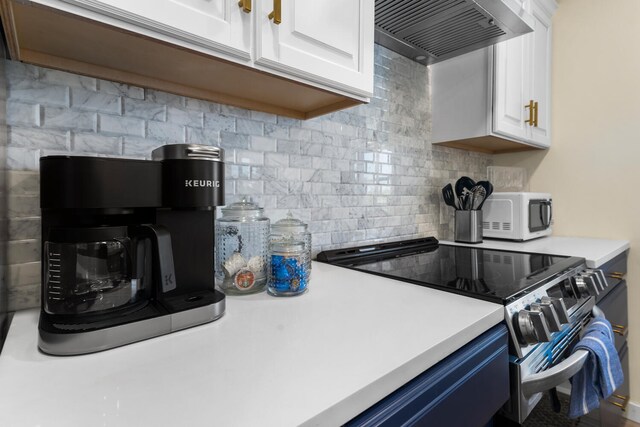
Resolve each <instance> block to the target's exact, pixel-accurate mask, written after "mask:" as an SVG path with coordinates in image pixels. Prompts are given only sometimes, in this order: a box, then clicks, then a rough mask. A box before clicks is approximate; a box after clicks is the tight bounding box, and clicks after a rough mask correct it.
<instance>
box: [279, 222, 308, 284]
mask: <svg viewBox="0 0 640 427" xmlns="http://www.w3.org/2000/svg"><path fill="white" fill-rule="evenodd" d="M308 228H309V227H308V226H307V224H305V223H304V222H302V221H301V220H299V219H296V218H294V217H293V214H292V213H291V212H289V213H288V214H287V217H286V218H282V219H281V220H279V221H276V222H275V223H273V224H272V225H271V243H273V242H276V241H279V240H283V239H286V238H289V237H291V238H293V239H295V240H299V241H302V242H303V243H304V253H303V254H302V256H303V262H304V263H305V265H306V266H307V271H308V272H309V274H311V233H310V232H309V231H308Z"/></svg>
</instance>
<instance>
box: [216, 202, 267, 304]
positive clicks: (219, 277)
mask: <svg viewBox="0 0 640 427" xmlns="http://www.w3.org/2000/svg"><path fill="white" fill-rule="evenodd" d="M263 210H264V209H263V208H261V207H259V206H258V205H257V204H255V203H253V201H252V200H251V199H250V198H249V197H246V196H245V197H242V198H241V200H240V201H238V202H236V203H232V204H230V205H228V206H226V207H224V208H222V209H221V212H222V217H220V218H218V219H216V236H215V239H216V265H215V278H216V285H217V286H218V287H220V288H221V289H222V290H223V291H224V292H225V293H226V294H229V295H241V294H252V293H256V292H261V291H263V290H264V288H265V286H266V284H267V266H268V259H267V257H268V253H269V224H270V221H269V218H267V217H266V216H264V213H263Z"/></svg>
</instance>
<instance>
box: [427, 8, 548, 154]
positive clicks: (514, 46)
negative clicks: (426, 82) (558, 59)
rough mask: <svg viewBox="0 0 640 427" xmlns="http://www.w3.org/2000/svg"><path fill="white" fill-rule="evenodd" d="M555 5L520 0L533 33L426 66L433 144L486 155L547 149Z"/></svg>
mask: <svg viewBox="0 0 640 427" xmlns="http://www.w3.org/2000/svg"><path fill="white" fill-rule="evenodd" d="M556 7H557V5H556V3H555V1H554V0H532V1H531V2H525V4H524V8H525V9H526V12H527V13H528V14H530V24H531V25H532V27H533V32H531V33H528V34H525V35H523V36H519V37H516V38H513V39H510V40H507V41H504V42H501V43H497V44H496V45H494V46H492V47H489V48H486V49H484V50H482V51H479V52H476V53H470V54H466V55H463V56H461V57H458V58H453V59H450V60H447V61H443V62H441V63H437V64H434V65H432V66H431V67H432V94H433V96H432V102H433V108H432V110H433V126H432V127H433V142H434V143H435V144H442V145H446V146H451V147H456V148H464V149H469V150H475V151H483V152H488V153H500V152H509V151H521V150H523V149H527V148H549V146H550V144H551V79H550V73H551V17H552V15H553V13H554V11H555V8H556ZM452 76H455V79H454V78H453V77H452ZM462 80H464V81H465V83H464V84H463V83H462ZM470 85H471V86H470ZM463 104H464V105H463ZM470 106H475V107H473V108H474V111H473V112H470V111H469V108H470ZM463 114H464V115H463ZM461 123H463V124H461ZM454 128H456V129H457V130H453V129H454Z"/></svg>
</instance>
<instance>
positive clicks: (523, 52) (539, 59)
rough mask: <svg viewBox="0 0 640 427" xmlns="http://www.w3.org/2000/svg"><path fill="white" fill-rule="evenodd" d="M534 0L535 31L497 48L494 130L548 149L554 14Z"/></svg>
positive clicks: (495, 54) (532, 6)
mask: <svg viewBox="0 0 640 427" xmlns="http://www.w3.org/2000/svg"><path fill="white" fill-rule="evenodd" d="M544 4H545V3H544V2H542V1H532V2H531V3H530V4H529V5H530V12H531V15H532V16H533V32H532V33H529V34H526V35H524V36H521V37H517V38H515V39H511V40H508V41H506V42H502V43H498V44H496V45H495V47H494V66H495V68H494V75H495V79H494V82H495V86H494V94H493V96H494V100H493V102H494V104H493V114H494V116H493V131H494V132H495V133H496V134H500V135H504V136H505V137H508V138H509V137H511V138H514V139H516V140H521V141H525V142H528V143H531V144H532V145H534V146H537V147H541V148H547V147H549V146H550V145H551V135H550V122H551V103H550V101H551V93H550V90H551V81H550V72H551V14H552V13H553V10H548V9H545V8H544Z"/></svg>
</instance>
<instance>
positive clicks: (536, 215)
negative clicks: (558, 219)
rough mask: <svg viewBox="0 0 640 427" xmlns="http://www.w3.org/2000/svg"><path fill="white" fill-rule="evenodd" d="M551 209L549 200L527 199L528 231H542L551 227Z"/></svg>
mask: <svg viewBox="0 0 640 427" xmlns="http://www.w3.org/2000/svg"><path fill="white" fill-rule="evenodd" d="M552 219H553V209H552V207H551V200H549V199H536V200H529V232H530V233H535V232H537V231H544V230H547V229H548V228H549V227H551V220H552Z"/></svg>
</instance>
